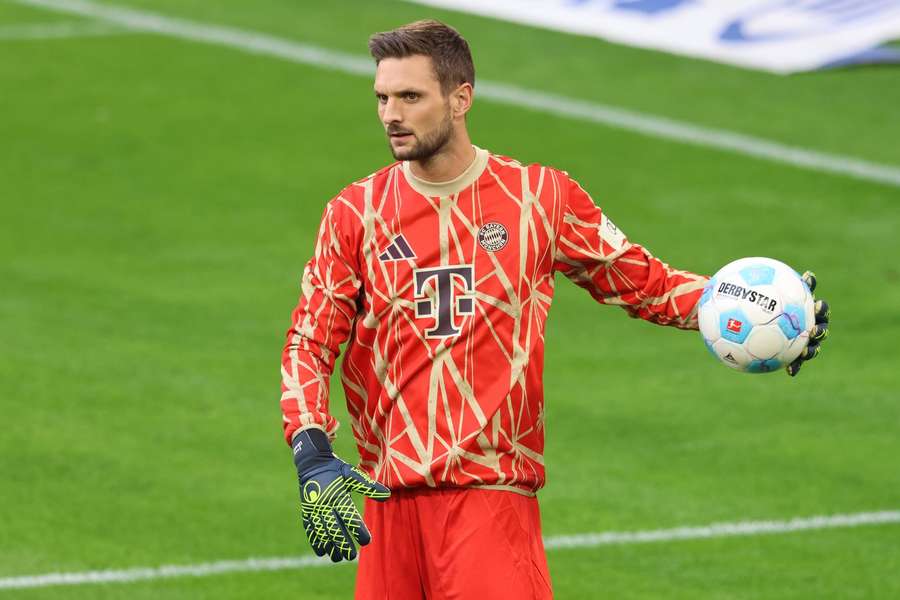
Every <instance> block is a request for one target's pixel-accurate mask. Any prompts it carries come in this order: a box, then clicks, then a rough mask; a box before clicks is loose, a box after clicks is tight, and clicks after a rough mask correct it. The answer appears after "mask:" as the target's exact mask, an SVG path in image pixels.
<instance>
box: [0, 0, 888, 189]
mask: <svg viewBox="0 0 900 600" xmlns="http://www.w3.org/2000/svg"><path fill="white" fill-rule="evenodd" d="M14 1H16V2H19V3H21V4H27V5H31V6H39V7H44V8H47V9H51V10H55V11H59V12H66V13H74V14H79V15H82V16H86V17H92V18H95V19H100V20H103V21H107V22H110V23H116V24H119V25H123V26H126V27H130V28H134V29H142V30H145V31H151V32H155V33H158V34H161V35H167V36H170V37H176V38H181V39H186V40H190V41H194V42H204V43H208V44H215V45H219V46H227V47H230V48H235V49H238V50H241V51H244V52H249V53H252V54H260V55H266V56H274V57H277V58H281V59H284V60H288V61H293V62H297V63H302V64H306V65H311V66H315V67H320V68H323V69H329V70H332V71H339V72H343V73H349V74H352V75H361V76H366V77H371V76H372V73H373V65H372V61H371V59H370V58H367V57H360V56H355V55H351V54H347V53H344V52H338V51H334V50H329V49H326V48H321V47H318V46H313V45H310V44H303V43H300V42H296V41H293V40H288V39H284V38H279V37H276V36H273V35H269V34H265V33H260V32H255V31H249V30H244V29H238V28H234V27H224V26H220V25H213V24H209V23H201V22H196V21H188V20H185V19H179V18H174V17H169V16H165V15H161V14H157V13H151V12H146V11H141V10H135V9H131V8H126V7H122V6H115V5H110V4H98V3H95V2H91V1H89V0H14ZM477 92H478V95H479V96H480V97H482V98H486V99H489V100H492V101H494V102H501V103H505V104H509V105H512V106H517V107H521V108H528V109H532V110H538V111H541V112H546V113H551V114H556V115H560V116H563V117H566V118H573V119H580V120H584V121H589V122H593V123H598V124H602V125H605V126H608V127H614V128H617V129H624V130H628V131H632V132H635V133H639V134H642V135H647V136H650V137H654V138H662V139H667V140H673V141H677V142H681V143H687V144H692V145H695V146H701V147H707V148H714V149H717V150H724V151H727V152H732V153H736V154H741V155H744V156H751V157H753V158H759V159H763V160H768V161H771V162H775V163H780V164H786V165H791V166H794V167H800V168H804V169H809V170H813V171H818V172H825V173H833V174H837V175H843V176H849V177H853V178H856V179H862V180H866V181H872V182H877V183H882V184H887V185H890V186H895V187H900V167H897V166H894V165H886V164H879V163H875V162H870V161H866V160H862V159H858V158H854V157H850V156H844V155H840V154H830V153H825V152H819V151H816V150H811V149H807V148H801V147H797V146H788V145H785V144H781V143H779V142H774V141H771V140H767V139H764V138H759V137H755V136H750V135H745V134H742V133H737V132H734V131H728V130H725V129H715V128H710V127H703V126H700V125H695V124H692V123H687V122H684V121H677V120H674V119H668V118H665V117H661V116H657V115H652V114H647V113H641V112H637V111H633V110H628V109H625V108H620V107H615V106H609V105H605V104H600V103H597V102H591V101H586V100H578V99H575V98H569V97H566V96H560V95H556V94H550V93H547V92H543V91H540V90H534V89H528V88H524V87H520V86H516V85H512V84H508V83H500V82H492V81H481V82H479V83H478V90H477Z"/></svg>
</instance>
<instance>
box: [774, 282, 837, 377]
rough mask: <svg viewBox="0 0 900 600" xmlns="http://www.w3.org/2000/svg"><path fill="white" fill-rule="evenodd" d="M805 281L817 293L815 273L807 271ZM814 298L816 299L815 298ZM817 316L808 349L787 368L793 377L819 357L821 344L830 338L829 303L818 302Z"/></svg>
mask: <svg viewBox="0 0 900 600" xmlns="http://www.w3.org/2000/svg"><path fill="white" fill-rule="evenodd" d="M803 281H804V282H805V283H806V285H807V286H808V287H809V291H810V292H811V293H814V292H815V291H816V283H817V282H816V274H815V273H813V272H812V271H807V272H806V273H804V274H803ZM813 297H814V298H815V296H813ZM815 315H816V325H815V327H813V330H812V331H811V332H810V334H809V341H808V342H807V344H806V348H804V349H803V352H801V353H800V356H798V357H797V358H796V360H794V362H792V363H791V364H789V365H788V366H787V367H785V370H786V371H787V373H788V375H790V376H791V377H793V376H795V375H796V374H797V373H799V372H800V367H801V366H803V363H804V362H806V361H808V360H812V359H814V358H815V357H817V356H818V355H819V350H820V344H821V343H822V342H823V341H825V339H826V338H828V325H829V321H830V320H831V308H830V307H829V306H828V303H827V302H825V301H824V300H816V301H815Z"/></svg>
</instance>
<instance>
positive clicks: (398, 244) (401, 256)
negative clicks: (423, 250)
mask: <svg viewBox="0 0 900 600" xmlns="http://www.w3.org/2000/svg"><path fill="white" fill-rule="evenodd" d="M415 257H416V253H415V252H413V251H412V248H410V246H409V242H407V241H406V238H405V237H403V234H402V233H401V234H400V235H398V236H397V237H395V238H394V239H393V240H392V241H391V243H390V245H389V246H388V247H387V248H385V249H384V251H383V252H382V253H381V254H380V255H378V260H380V261H382V262H391V261H396V260H407V259H410V258H415Z"/></svg>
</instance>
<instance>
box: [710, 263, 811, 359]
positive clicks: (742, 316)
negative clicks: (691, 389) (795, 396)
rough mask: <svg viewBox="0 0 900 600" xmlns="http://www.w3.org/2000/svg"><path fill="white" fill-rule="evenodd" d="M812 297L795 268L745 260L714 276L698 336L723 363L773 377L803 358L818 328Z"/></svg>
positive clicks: (723, 268)
mask: <svg viewBox="0 0 900 600" xmlns="http://www.w3.org/2000/svg"><path fill="white" fill-rule="evenodd" d="M814 302H815V301H814V300H813V295H812V293H811V292H810V290H809V287H808V286H807V285H806V282H804V281H803V279H801V278H800V275H798V274H797V272H796V271H794V270H793V269H792V268H790V267H789V266H787V265H786V264H784V263H782V262H779V261H777V260H773V259H771V258H761V257H754V258H742V259H739V260H736V261H734V262H731V263H728V264H727V265H725V266H724V267H722V268H721V269H719V272H718V273H716V274H715V275H714V276H713V278H712V279H710V280H709V283H708V284H707V285H706V287H705V288H704V289H703V295H702V296H700V308H699V321H700V334H701V335H702V336H703V341H704V342H705V343H706V347H707V348H708V349H709V351H710V352H711V353H712V355H713V356H715V357H716V358H717V359H718V360H719V361H721V362H722V363H724V364H726V365H728V366H729V367H731V368H733V369H737V370H738V371H743V372H745V373H769V372H772V371H777V370H778V369H780V368H781V367H783V366H785V365H787V364H789V363H791V362H792V361H793V360H794V359H796V358H797V357H798V356H800V353H801V352H802V351H803V349H804V348H805V347H806V344H807V342H808V341H809V334H810V332H811V331H812V329H813V327H814V326H815V319H814V314H813V311H814V306H813V305H814Z"/></svg>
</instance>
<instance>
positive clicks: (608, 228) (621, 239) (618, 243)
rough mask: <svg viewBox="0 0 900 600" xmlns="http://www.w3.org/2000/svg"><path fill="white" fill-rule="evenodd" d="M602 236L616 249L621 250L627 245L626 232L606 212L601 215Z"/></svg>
mask: <svg viewBox="0 0 900 600" xmlns="http://www.w3.org/2000/svg"><path fill="white" fill-rule="evenodd" d="M600 237H601V238H603V241H604V242H606V243H607V244H609V245H610V246H612V248H613V249H614V250H621V249H622V246H624V245H625V234H624V233H623V232H622V230H621V229H619V228H618V227H616V224H615V223H613V222H612V221H610V220H609V219H607V218H606V215H604V214H601V215H600Z"/></svg>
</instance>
